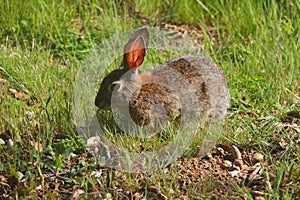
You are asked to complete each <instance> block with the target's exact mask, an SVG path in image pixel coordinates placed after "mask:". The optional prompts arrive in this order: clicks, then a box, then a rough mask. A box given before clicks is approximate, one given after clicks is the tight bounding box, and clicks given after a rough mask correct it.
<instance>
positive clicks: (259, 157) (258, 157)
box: [253, 153, 264, 163]
mask: <svg viewBox="0 0 300 200" xmlns="http://www.w3.org/2000/svg"><path fill="white" fill-rule="evenodd" d="M253 161H254V163H258V162H262V161H264V155H262V154H261V153H255V154H253Z"/></svg>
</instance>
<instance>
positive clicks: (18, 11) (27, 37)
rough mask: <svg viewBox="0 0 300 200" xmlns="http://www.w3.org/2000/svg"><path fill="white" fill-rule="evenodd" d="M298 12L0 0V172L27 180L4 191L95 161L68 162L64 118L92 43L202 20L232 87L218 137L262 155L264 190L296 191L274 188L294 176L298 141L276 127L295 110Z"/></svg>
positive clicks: (255, 5)
mask: <svg viewBox="0 0 300 200" xmlns="http://www.w3.org/2000/svg"><path fill="white" fill-rule="evenodd" d="M299 15H300V3H299V1H294V2H292V1H284V0H283V1H272V0H268V1H251V0H246V1H223V0H219V1H198V0H196V1H188V0H183V1H178V0H174V1H158V0H154V1H151V3H150V2H149V1H145V0H141V1H135V0H127V1H118V2H115V1H109V0H99V1H96V0H89V1H81V0H75V1H68V0H65V1H48V0H45V1H41V0H36V1H35V0H29V1H9V0H6V1H5V0H1V1H0V44H1V47H0V105H1V107H0V134H1V138H0V159H1V162H0V175H1V176H0V177H2V176H3V177H6V178H8V179H9V178H11V177H13V178H12V179H16V180H18V181H19V182H22V181H26V182H27V186H26V188H28V189H16V190H14V193H13V194H14V195H28V194H29V193H30V192H29V191H31V190H32V189H34V188H35V187H37V186H39V185H40V182H41V180H40V179H38V177H42V176H43V174H46V172H48V171H57V169H59V170H60V171H65V170H66V169H68V171H75V172H85V171H87V170H88V169H89V168H90V167H92V164H91V163H92V162H94V161H90V160H86V161H85V160H83V159H82V160H81V161H80V166H79V165H72V166H69V165H68V163H69V161H70V159H71V156H72V153H73V154H83V153H85V152H86V150H85V148H84V147H83V145H82V144H81V142H80V140H79V139H78V137H77V136H76V132H75V129H74V124H73V121H72V99H71V95H72V87H73V80H74V77H75V75H76V72H77V70H78V69H79V68H80V66H81V63H82V62H83V61H84V59H85V58H86V56H87V55H88V54H89V52H90V51H91V49H92V47H93V46H94V45H97V44H99V43H100V42H101V41H102V40H104V39H106V38H108V37H109V36H111V35H113V34H116V33H119V32H122V31H125V30H130V29H132V28H138V27H141V26H160V25H163V24H165V23H169V24H177V25H180V24H186V25H188V26H190V27H201V30H202V31H203V35H204V47H205V49H206V50H207V51H208V52H209V53H210V55H211V56H212V58H213V60H214V61H215V62H216V63H217V64H219V65H220V66H221V67H222V68H223V69H224V71H225V74H226V77H227V81H228V85H229V88H230V90H231V96H232V102H231V108H230V111H229V114H228V119H227V124H226V127H225V130H226V131H225V133H224V134H223V136H222V137H221V139H220V142H228V143H234V144H243V145H249V146H251V145H257V148H258V149H260V150H261V151H262V152H264V155H265V156H266V157H267V159H268V160H269V161H270V168H269V169H268V171H267V173H270V176H271V177H276V178H274V179H272V180H273V181H271V184H272V187H273V189H274V190H273V191H269V194H267V197H269V198H270V199H273V198H279V197H282V196H286V199H289V198H292V197H295V196H293V195H294V193H295V191H294V190H295V187H296V186H295V187H294V186H293V184H292V186H289V187H286V189H285V188H281V189H282V190H279V187H280V186H281V181H282V176H283V175H282V174H283V170H284V169H290V168H291V167H292V166H293V169H295V170H293V173H292V174H291V177H292V178H294V179H293V180H294V182H295V181H297V180H299V179H297V170H298V171H299V168H300V153H299V152H300V147H299V144H298V145H292V144H291V140H290V137H291V135H290V133H289V132H287V131H285V130H284V129H283V128H282V127H279V126H277V124H278V122H280V120H281V119H282V118H283V117H284V116H286V114H287V113H289V112H290V111H295V110H296V111H298V112H299V101H300V99H299V93H300V86H299V81H300V79H299V77H300V58H299V54H300V48H299V41H300V23H299V21H300V17H299ZM212 30H213V31H212ZM10 89H15V90H17V91H18V92H20V94H21V98H16V97H15V95H14V94H12V93H11V90H10ZM22 95H23V96H22ZM297 122H298V124H299V121H297ZM262 124H264V126H262ZM279 133H280V134H279ZM298 134H299V126H298ZM9 138H10V139H11V140H12V141H13V146H12V147H8V146H7V139H9ZM282 139H284V140H285V141H287V143H288V144H290V145H291V146H289V147H290V148H287V149H286V151H285V153H284V154H282V155H281V157H279V158H276V159H275V158H273V155H272V153H270V152H272V151H271V150H272V149H273V148H274V144H278V142H280V141H282ZM5 142H6V143H5ZM4 143H5V144H4ZM41 148H42V149H43V150H42V151H41ZM68 167H69V168H68ZM76 170H77V171H76ZM75 172H74V173H75ZM298 175H299V174H298ZM127 176H128V177H127V178H129V180H130V178H132V177H131V176H130V175H127ZM169 176H171V175H170V174H169ZM174 177H175V175H174ZM298 178H299V177H298ZM69 181H70V182H72V181H73V183H75V184H77V185H79V186H80V187H82V188H83V189H85V190H89V188H90V187H95V186H96V185H97V183H95V181H94V182H93V181H91V180H89V179H88V178H81V179H80V180H79V179H78V180H77V179H76V180H69ZM129 182H130V181H129ZM132 182H133V183H134V184H138V183H136V182H134V180H132ZM294 182H293V183H294ZM130 183H131V182H130ZM294 184H296V183H294ZM298 184H299V182H298ZM170 188H172V185H170ZM106 189H107V188H106ZM106 189H103V191H106ZM11 190H12V188H11ZM179 193H180V191H179ZM169 196H170V197H171V196H172V194H171V193H170V194H169ZM245 196H246V195H245Z"/></svg>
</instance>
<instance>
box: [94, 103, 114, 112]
mask: <svg viewBox="0 0 300 200" xmlns="http://www.w3.org/2000/svg"><path fill="white" fill-rule="evenodd" d="M95 105H96V106H97V107H98V108H99V110H106V111H107V110H110V109H111V105H110V104H104V103H101V102H97V101H96V102H95Z"/></svg>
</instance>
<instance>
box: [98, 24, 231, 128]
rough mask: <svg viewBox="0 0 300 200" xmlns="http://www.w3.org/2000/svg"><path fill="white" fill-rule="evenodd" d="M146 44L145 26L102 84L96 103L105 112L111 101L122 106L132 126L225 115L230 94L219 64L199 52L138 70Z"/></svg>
mask: <svg viewBox="0 0 300 200" xmlns="http://www.w3.org/2000/svg"><path fill="white" fill-rule="evenodd" d="M148 43H149V32H148V30H147V29H146V28H143V29H140V30H138V31H136V32H135V33H134V35H133V36H132V37H131V38H130V39H129V41H128V43H127V44H126V45H125V48H124V57H123V62H122V64H121V66H120V67H119V68H118V69H115V70H113V71H112V72H111V73H110V74H108V75H107V76H106V77H105V78H104V80H103V81H102V83H101V86H100V89H99V91H98V94H97V97H96V99H95V104H96V106H97V107H99V108H100V109H103V110H109V109H112V107H113V106H112V102H114V104H115V105H116V106H117V107H119V110H122V109H123V111H124V110H126V109H127V112H128V113H129V114H130V117H131V118H132V120H133V121H134V122H135V123H136V124H138V125H145V126H149V127H152V128H154V127H155V125H156V124H157V122H159V123H160V124H165V123H166V122H169V121H170V120H172V119H175V120H178V119H179V120H182V118H183V117H185V118H186V119H188V120H189V119H191V117H194V118H195V117H197V116H196V115H197V114H201V115H202V117H204V116H205V117H207V118H208V119H223V118H224V117H225V115H226V112H227V108H228V107H229V101H230V94H229V90H228V87H227V84H226V80H225V77H224V73H223V71H222V70H221V68H219V67H218V66H217V65H216V64H215V63H213V62H212V61H210V60H208V59H206V58H203V57H200V56H183V57H180V58H177V59H174V60H171V61H168V62H166V63H164V64H162V65H160V66H159V67H157V68H155V69H153V70H152V71H150V72H144V73H139V72H138V69H137V68H138V67H139V66H141V65H142V63H143V61H144V57H145V55H146V52H147V48H148ZM113 99H114V100H113Z"/></svg>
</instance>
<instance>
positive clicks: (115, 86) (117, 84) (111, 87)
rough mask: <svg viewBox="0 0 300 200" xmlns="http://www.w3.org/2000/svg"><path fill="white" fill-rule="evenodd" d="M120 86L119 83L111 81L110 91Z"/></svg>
mask: <svg viewBox="0 0 300 200" xmlns="http://www.w3.org/2000/svg"><path fill="white" fill-rule="evenodd" d="M120 88H121V85H120V83H112V84H110V85H109V90H110V91H114V90H119V89H120Z"/></svg>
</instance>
